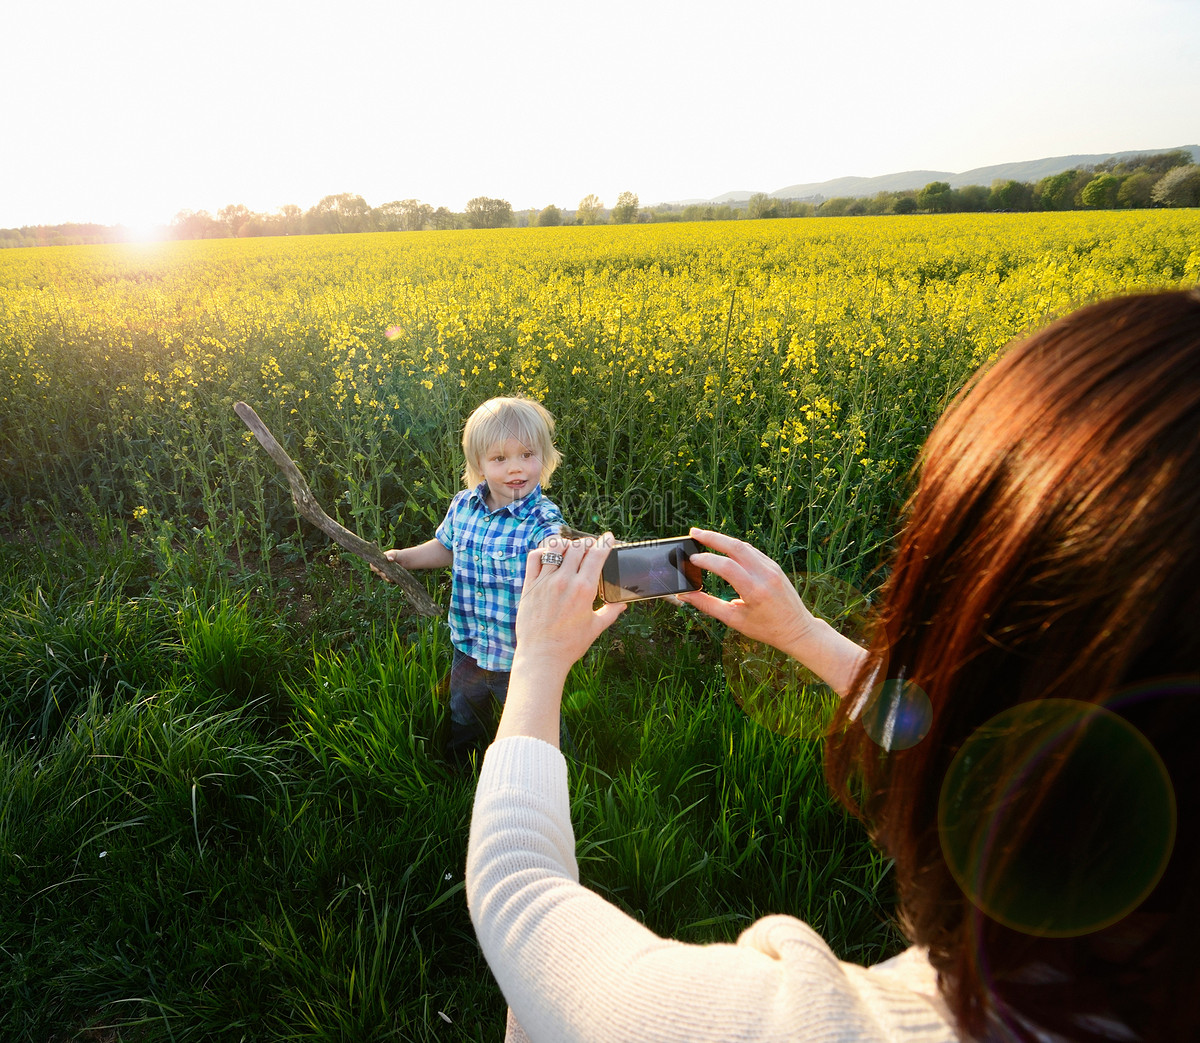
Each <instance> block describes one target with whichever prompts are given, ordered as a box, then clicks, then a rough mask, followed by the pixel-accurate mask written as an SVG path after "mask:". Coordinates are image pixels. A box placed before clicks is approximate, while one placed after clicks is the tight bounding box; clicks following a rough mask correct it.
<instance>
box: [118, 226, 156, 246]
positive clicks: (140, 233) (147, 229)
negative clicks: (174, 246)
mask: <svg viewBox="0 0 1200 1043" xmlns="http://www.w3.org/2000/svg"><path fill="white" fill-rule="evenodd" d="M121 228H122V229H123V230H124V232H125V241H126V242H130V243H160V242H162V241H163V240H164V239H166V238H167V226H166V225H159V224H152V223H150V222H148V221H147V222H134V223H132V224H124V225H122V226H121Z"/></svg>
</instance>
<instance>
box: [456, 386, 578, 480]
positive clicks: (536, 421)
mask: <svg viewBox="0 0 1200 1043" xmlns="http://www.w3.org/2000/svg"><path fill="white" fill-rule="evenodd" d="M510 438H515V439H516V440H517V441H518V442H520V443H521V444H522V445H524V446H525V447H526V448H528V449H532V450H533V451H535V452H536V453H537V455H538V456H539V457H541V460H542V476H541V482H542V484H543V485H549V484H550V476H551V475H552V474H553V473H554V471H555V469H556V468H557V467H558V465H559V464H560V463H562V453H560V452H559V451H558V450H557V449H556V448H555V447H554V417H553V416H552V415H551V414H550V411H549V410H548V409H546V407H545V406H543V405H542V404H541V403H540V402H535V401H534V400H533V399H531V398H519V397H513V398H489V399H488V400H487V401H486V402H484V403H483V405H481V406H479V408H477V409H476V410H475V412H474V413H472V414H471V415H470V416H469V417H468V418H467V424H466V426H465V427H464V428H463V438H462V447H463V456H464V457H465V458H466V467H465V468H464V469H463V481H464V482H465V483H466V487H467V488H468V489H474V488H475V487H476V486H477V485H478V484H479V483H480V482H482V481H483V474H482V471H481V468H480V464H481V463H482V462H483V458H484V455H485V454H486V453H487V451H488V450H489V449H490V448H491V447H492V446H494V445H500V444H502V443H504V442H507V441H508V440H509V439H510Z"/></svg>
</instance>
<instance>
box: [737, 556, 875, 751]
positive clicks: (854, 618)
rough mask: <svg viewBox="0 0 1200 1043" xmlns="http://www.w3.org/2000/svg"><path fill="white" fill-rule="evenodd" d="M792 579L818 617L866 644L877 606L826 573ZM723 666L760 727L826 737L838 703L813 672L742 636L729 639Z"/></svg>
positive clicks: (745, 709) (794, 735)
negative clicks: (872, 609)
mask: <svg viewBox="0 0 1200 1043" xmlns="http://www.w3.org/2000/svg"><path fill="white" fill-rule="evenodd" d="M789 578H790V579H791V580H792V583H793V585H794V586H795V587H796V590H797V591H798V592H799V594H800V596H801V598H802V599H803V600H804V603H805V604H806V605H807V606H808V608H809V609H810V610H811V611H812V613H813V614H814V615H816V616H819V617H820V618H821V619H824V620H826V621H827V622H828V623H830V625H832V626H833V627H834V628H835V629H836V630H838V631H839V632H840V633H843V634H845V635H846V636H847V637H850V638H852V639H853V640H855V641H859V642H862V641H863V640H864V635H865V632H866V626H867V618H868V613H869V611H870V607H871V606H870V602H869V601H868V600H867V598H866V597H865V596H864V595H863V594H862V593H861V592H860V591H858V590H857V589H856V588H855V587H853V586H852V585H851V584H849V583H846V582H844V581H843V580H839V579H837V578H836V577H834V576H828V575H826V574H824V573H816V572H812V573H806V572H800V573H793V574H792V575H791V576H790V577H789ZM721 660H722V665H723V666H724V669H725V678H726V681H727V683H728V685H729V691H730V693H731V694H732V696H733V698H734V700H735V701H736V702H737V704H738V705H739V706H740V707H741V708H742V711H743V712H744V713H745V714H746V716H748V717H749V718H750V719H751V720H753V721H754V722H755V723H756V724H759V725H761V726H762V727H764V728H769V729H770V730H771V731H773V732H776V733H778V734H780V735H786V736H789V737H790V738H795V739H816V738H819V737H820V736H821V735H823V734H824V732H825V729H826V727H827V726H828V724H829V721H830V719H831V718H832V717H833V712H834V710H835V708H836V707H837V702H838V698H837V695H836V694H835V693H834V692H833V691H832V690H831V689H830V688H828V687H827V686H826V685H825V684H824V683H823V682H822V681H821V679H820V678H819V677H817V675H816V674H814V673H813V672H812V671H811V670H809V669H808V668H807V667H805V666H802V665H801V664H800V663H798V662H797V661H796V660H794V659H792V658H791V657H790V656H787V655H785V654H784V653H783V652H780V651H779V650H778V649H776V648H772V647H771V646H770V645H766V644H763V643H762V642H761V641H754V640H751V639H750V638H748V637H746V636H745V635H744V634H740V633H738V632H737V631H736V630H729V631H728V632H727V633H726V635H725V640H724V643H723V645H722V650H721Z"/></svg>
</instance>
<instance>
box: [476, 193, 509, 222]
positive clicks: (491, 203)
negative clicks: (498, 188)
mask: <svg viewBox="0 0 1200 1043" xmlns="http://www.w3.org/2000/svg"><path fill="white" fill-rule="evenodd" d="M466 218H467V226H468V227H469V228H508V227H509V225H511V224H512V223H513V210H512V204H511V203H510V202H509V201H508V200H507V199H491V198H489V197H488V196H476V197H475V198H474V199H472V200H470V201H469V202H468V203H467V209H466Z"/></svg>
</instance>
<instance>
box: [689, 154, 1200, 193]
mask: <svg viewBox="0 0 1200 1043" xmlns="http://www.w3.org/2000/svg"><path fill="white" fill-rule="evenodd" d="M1162 152H1190V153H1191V154H1192V162H1193V163H1200V145H1179V146H1177V147H1176V148H1151V149H1140V150H1138V151H1134V152H1106V153H1102V154H1100V155H1095V156H1052V157H1050V158H1049V159H1031V160H1026V161H1025V162H1023V163H999V164H996V165H995V166H991V167H976V168H975V169H974V170H964V171H963V172H962V173H961V174H955V173H952V172H950V171H947V170H905V171H903V172H902V173H899V174H883V175H881V176H879V177H839V178H835V179H834V180H833V181H818V182H814V183H812V184H807V185H788V186H787V187H786V188H780V189H777V190H776V191H774V192H768V193H767V194H768V195H770V196H773V197H774V198H776V199H810V198H812V197H813V196H821V197H823V198H825V199H833V198H835V197H838V196H873V195H875V193H876V192H904V191H906V190H908V189H919V188H924V187H925V186H926V185H927V184H929V182H930V181H946V182H949V184H950V187H951V188H962V187H963V186H964V185H984V186H990V185H991V183H992V182H993V181H997V180H1003V181H1008V180H1010V179H1011V180H1013V181H1028V182H1030V183H1031V184H1036V183H1037V182H1038V181H1041V179H1042V178H1044V177H1050V176H1052V175H1054V174H1061V173H1062V172H1063V171H1064V170H1071V169H1072V168H1074V167H1083V166H1095V165H1096V164H1097V163H1102V162H1104V161H1105V160H1107V159H1117V160H1123V159H1134V158H1136V157H1138V156H1155V155H1158V154H1159V153H1162ZM753 194H754V193H752V192H744V191H739V192H726V193H725V194H724V195H720V196H717V197H716V198H714V199H688V200H681V202H685V203H744V202H745V201H746V200H747V199H749V198H750V196H751V195H753Z"/></svg>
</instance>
